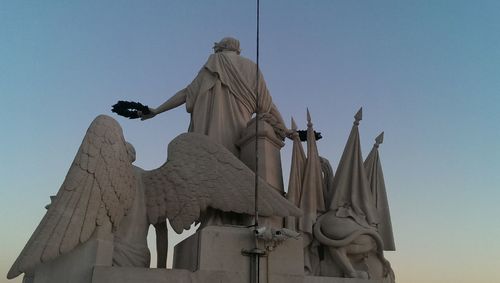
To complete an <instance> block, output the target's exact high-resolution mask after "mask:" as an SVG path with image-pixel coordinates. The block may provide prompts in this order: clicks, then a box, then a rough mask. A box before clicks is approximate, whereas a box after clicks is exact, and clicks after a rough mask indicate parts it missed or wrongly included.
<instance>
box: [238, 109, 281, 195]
mask: <svg viewBox="0 0 500 283" xmlns="http://www.w3.org/2000/svg"><path fill="white" fill-rule="evenodd" d="M255 137H256V135H255V118H254V119H252V120H251V121H250V122H248V125H247V128H246V130H245V131H244V132H243V134H242V135H241V138H240V140H239V141H238V143H237V144H238V146H239V148H240V159H241V161H242V162H243V163H245V164H246V165H247V166H248V167H249V168H250V169H252V170H253V171H254V172H255ZM257 137H258V139H259V176H260V177H261V178H262V179H264V180H266V181H267V182H268V183H269V184H270V185H271V186H272V187H273V188H275V189H276V190H277V191H278V192H280V193H281V194H284V193H285V191H284V189H283V172H282V169H281V153H280V150H281V148H282V147H283V146H284V145H285V144H284V143H283V141H282V140H281V139H279V138H278V137H277V136H276V134H275V133H274V129H273V127H272V126H271V125H269V124H268V123H267V122H265V121H263V120H259V132H258V133H257Z"/></svg>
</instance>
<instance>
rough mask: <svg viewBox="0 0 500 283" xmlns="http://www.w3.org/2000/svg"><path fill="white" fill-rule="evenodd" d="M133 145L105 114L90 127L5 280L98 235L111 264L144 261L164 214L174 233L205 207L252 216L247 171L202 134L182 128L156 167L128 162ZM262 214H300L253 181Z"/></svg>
mask: <svg viewBox="0 0 500 283" xmlns="http://www.w3.org/2000/svg"><path fill="white" fill-rule="evenodd" d="M134 160H135V150H134V148H133V147H132V145H131V144H129V143H127V142H126V141H125V139H124V137H123V132H122V129H121V127H120V125H119V124H118V122H116V121H115V120H114V119H113V118H111V117H109V116H105V115H101V116H98V117H97V118H96V119H95V120H94V121H93V122H92V124H91V125H90V127H89V129H88V130H87V133H86V135H85V137H84V139H83V142H82V144H81V146H80V148H79V150H78V152H77V154H76V157H75V159H74V161H73V163H72V164H71V167H70V168H69V172H68V174H67V175H66V179H65V180H64V182H63V184H62V186H61V188H60V189H59V191H58V193H57V196H56V198H55V199H54V201H53V202H52V204H51V205H50V206H49V208H48V211H47V213H46V215H45V216H44V217H43V219H42V220H41V222H40V224H39V225H38V227H37V229H36V230H35V232H34V233H33V235H32V236H31V238H30V239H29V241H28V243H27V244H26V246H25V248H24V249H23V251H22V252H21V254H20V255H19V257H18V258H17V260H16V261H15V263H14V264H13V266H12V268H11V269H10V271H9V273H8V278H14V277H16V276H18V275H20V274H21V273H23V272H24V273H26V274H29V273H30V272H33V270H34V269H35V268H36V267H37V266H38V265H39V264H41V263H46V262H49V261H51V260H54V259H56V258H58V257H60V256H62V255H64V254H67V253H69V252H71V251H73V250H75V249H76V248H77V247H79V246H81V245H83V244H84V243H85V242H87V241H88V240H89V239H91V237H92V236H93V235H95V234H98V233H111V234H112V235H113V264H114V265H117V266H124V265H125V266H143V267H147V266H149V250H148V249H147V245H146V235H147V230H148V226H149V225H150V224H152V225H156V224H159V223H160V224H161V223H164V222H165V219H168V220H169V222H170V224H171V226H172V228H173V229H174V230H175V232H177V233H181V232H182V231H183V230H184V229H189V228H190V227H191V225H192V224H193V222H196V221H199V220H200V215H203V213H204V212H205V211H206V210H207V209H208V208H211V209H215V210H220V211H224V212H234V213H239V214H248V215H252V214H253V208H254V197H253V194H254V192H253V188H254V173H253V172H252V171H251V170H250V169H249V168H248V167H246V166H245V165H244V164H243V163H242V162H241V161H240V160H239V159H238V158H237V157H235V156H234V155H233V154H232V153H231V152H230V151H228V150H227V149H226V148H225V147H224V146H222V145H219V144H217V143H214V142H213V141H211V140H210V138H209V137H207V136H204V135H201V134H196V133H185V134H181V135H179V136H178V137H177V138H175V139H174V140H173V141H172V142H171V143H170V144H169V146H168V159H167V161H166V162H165V164H163V165H162V166H161V167H159V168H157V169H155V170H151V171H145V170H142V169H141V168H139V167H136V166H134V165H132V162H133V161H134ZM258 201H259V210H260V211H259V212H260V214H261V215H262V216H272V215H276V216H282V217H285V216H299V215H300V214H301V211H300V210H299V209H298V208H297V207H295V206H294V205H292V204H291V203H290V202H288V201H287V200H286V199H284V198H283V197H282V196H281V195H280V194H279V193H278V192H276V191H275V190H274V189H272V188H271V187H270V186H269V185H268V184H267V183H266V182H265V181H262V180H261V181H260V185H259V200H258Z"/></svg>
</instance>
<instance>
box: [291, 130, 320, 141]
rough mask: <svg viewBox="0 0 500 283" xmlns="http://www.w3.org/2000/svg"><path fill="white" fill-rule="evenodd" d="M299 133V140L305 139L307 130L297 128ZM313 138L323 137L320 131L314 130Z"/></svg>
mask: <svg viewBox="0 0 500 283" xmlns="http://www.w3.org/2000/svg"><path fill="white" fill-rule="evenodd" d="M297 132H298V133H299V138H300V141H303V142H305V141H307V130H299V131H297ZM314 138H315V139H316V140H320V139H322V138H323V136H322V135H321V132H316V131H314Z"/></svg>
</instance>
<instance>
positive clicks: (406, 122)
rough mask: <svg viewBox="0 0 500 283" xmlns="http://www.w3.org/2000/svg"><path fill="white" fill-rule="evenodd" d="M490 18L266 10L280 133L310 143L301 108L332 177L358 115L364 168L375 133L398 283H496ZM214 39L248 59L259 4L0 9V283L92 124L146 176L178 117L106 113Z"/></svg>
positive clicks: (153, 88)
mask: <svg viewBox="0 0 500 283" xmlns="http://www.w3.org/2000/svg"><path fill="white" fill-rule="evenodd" d="M499 13H500V2H498V1H487V0H484V1H465V0H463V1H462V0H453V1H452V0H436V1H431V0H422V1H396V0H392V1H389V0H387V1H386V0H381V1H340V0H334V1H326V0H325V1H285V0H276V1H266V0H261V49H260V52H261V54H260V59H261V61H260V65H261V70H262V72H263V74H264V77H265V79H266V82H267V85H268V88H269V89H270V91H271V94H272V96H273V99H274V102H275V104H276V105H277V107H278V108H279V109H280V111H281V113H282V115H283V116H284V118H285V120H286V121H289V120H290V117H291V116H292V115H293V116H294V117H295V120H296V121H297V122H298V123H299V127H301V128H305V126H306V122H305V112H306V107H308V108H309V110H310V111H311V115H312V118H313V123H314V126H315V128H316V129H317V130H318V131H321V132H322V133H323V137H324V138H323V139H322V140H320V141H319V142H318V146H319V151H320V154H321V155H322V156H325V157H327V158H328V159H330V161H331V163H332V165H333V166H334V167H336V165H337V162H338V160H339V158H340V155H341V153H342V150H343V147H344V145H345V142H346V140H347V137H348V134H349V130H350V128H351V125H352V121H353V116H354V114H355V113H356V111H357V110H358V108H359V107H361V106H363V109H364V117H363V121H362V122H361V125H360V134H361V139H362V146H363V154H364V156H365V157H366V154H368V152H369V150H370V149H371V146H372V144H373V140H374V138H375V137H376V136H377V135H378V134H379V132H381V131H385V141H384V144H382V145H381V147H380V154H381V159H382V166H383V169H384V175H385V181H386V185H387V190H388V194H389V202H390V205H391V216H392V220H393V228H394V236H395V241H396V248H397V251H396V252H390V253H387V257H388V258H389V260H390V261H391V264H392V266H393V268H394V270H395V273H396V278H397V281H398V282H402V283H413V282H415V283H420V282H426V283H443V282H453V283H466V282H481V283H483V282H484V283H494V282H500V269H499V267H500V256H499V255H500V244H498V239H500V221H499V220H498V216H499V215H500V205H499V202H500V173H499V172H500V145H499V140H500V111H499V110H500V17H499V16H498V15H499ZM224 36H234V37H236V38H238V39H240V41H241V45H242V48H243V52H242V55H243V56H245V57H248V58H251V59H255V1H229V0H224V1H223V0H216V1H180V0H178V1H64V2H63V1H6V0H0V99H1V101H2V104H3V109H2V111H0V118H1V120H2V123H1V124H0V133H1V138H0V156H1V162H0V218H1V223H2V227H3V228H2V233H1V234H0V243H2V244H1V248H0V255H1V256H0V282H1V283H4V282H21V278H16V279H15V280H10V281H9V280H7V279H5V275H6V273H7V271H8V269H9V268H10V266H11V264H12V263H13V262H14V260H15V259H16V257H17V255H18V254H19V252H20V251H21V249H22V248H23V247H24V245H25V243H26V241H27V240H28V238H29V236H30V235H31V233H32V232H33V231H34V229H35V227H36V226H37V225H38V222H39V221H40V219H41V218H42V216H43V214H44V212H45V210H44V206H45V205H46V204H47V203H48V202H49V196H50V195H54V194H55V193H56V192H57V190H58V189H59V186H60V185H61V183H62V181H63V179H64V177H65V174H66V172H67V170H68V168H69V165H70V164H71V161H72V159H73V158H74V155H75V153H76V150H77V149H78V147H79V145H80V142H81V139H82V138H83V136H84V134H85V131H86V129H87V127H88V125H89V124H90V122H91V121H92V119H93V118H94V117H95V116H97V115H99V114H108V115H110V116H112V117H114V118H115V119H117V120H118V122H119V123H120V124H121V125H122V127H123V129H124V134H125V137H126V139H127V140H129V141H130V142H131V143H132V144H134V146H135V148H136V151H137V162H136V165H138V166H140V167H143V168H145V169H152V168H156V167H158V166H159V165H161V164H162V163H163V162H164V161H165V159H166V146H167V144H168V142H169V141H170V140H172V139H173V138H174V137H175V136H177V135H178V134H180V133H182V132H185V131H186V129H187V127H188V124H189V115H188V114H187V113H186V111H185V108H184V107H179V108H177V109H175V110H172V111H171V112H167V113H164V114H162V115H161V116H158V117H156V118H155V119H153V120H150V121H145V122H141V121H136V120H127V119H125V118H122V117H118V116H116V115H114V114H113V113H111V112H110V106H111V105H112V104H114V103H115V102H116V101H117V100H134V101H140V102H142V103H144V104H148V105H150V106H158V105H159V104H161V103H162V102H164V101H165V100H166V99H167V98H169V97H170V96H171V95H173V94H174V93H175V92H176V91H178V90H180V89H182V88H183V87H185V86H186V85H187V84H188V83H189V82H191V80H192V79H193V78H194V76H195V75H196V73H197V72H198V70H199V69H200V67H201V66H202V65H203V63H205V60H206V58H207V57H208V55H209V54H210V53H211V52H212V49H211V48H212V45H213V42H215V41H218V40H220V39H221V38H222V37H224ZM290 147H291V143H290V142H288V144H287V145H286V147H285V150H284V151H283V153H282V155H283V157H282V158H283V164H284V168H283V171H284V175H285V176H288V171H289V159H290V154H291V153H290ZM285 181H286V180H285ZM176 240H178V238H176V239H175V240H173V241H176ZM173 241H172V242H173Z"/></svg>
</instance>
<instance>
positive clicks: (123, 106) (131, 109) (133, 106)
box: [111, 100, 151, 119]
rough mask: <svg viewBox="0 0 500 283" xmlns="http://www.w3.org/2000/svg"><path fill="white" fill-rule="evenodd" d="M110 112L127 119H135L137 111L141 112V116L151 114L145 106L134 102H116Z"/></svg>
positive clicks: (137, 116)
mask: <svg viewBox="0 0 500 283" xmlns="http://www.w3.org/2000/svg"><path fill="white" fill-rule="evenodd" d="M112 107H113V108H112V109H111V112H114V113H116V114H118V115H120V116H123V117H126V118H129V119H137V118H139V115H138V114H137V111H141V112H142V114H143V115H147V114H149V113H151V112H150V111H149V107H148V106H147V105H143V104H142V103H139V102H134V101H122V100H120V101H118V102H117V103H116V104H115V105H113V106H112Z"/></svg>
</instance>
